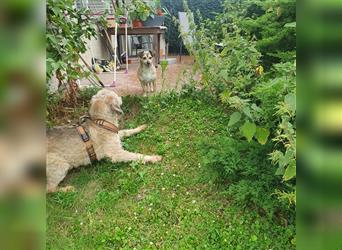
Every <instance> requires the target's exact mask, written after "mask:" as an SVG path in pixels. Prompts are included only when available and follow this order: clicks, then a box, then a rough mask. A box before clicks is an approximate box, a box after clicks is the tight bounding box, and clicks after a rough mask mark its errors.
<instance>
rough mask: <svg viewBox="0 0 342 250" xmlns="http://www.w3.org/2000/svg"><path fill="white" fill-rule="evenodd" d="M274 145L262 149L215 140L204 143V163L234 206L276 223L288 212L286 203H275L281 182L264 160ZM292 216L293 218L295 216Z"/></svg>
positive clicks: (238, 141)
mask: <svg viewBox="0 0 342 250" xmlns="http://www.w3.org/2000/svg"><path fill="white" fill-rule="evenodd" d="M271 147H272V145H271V144H268V145H266V146H262V145H260V144H258V143H256V142H252V143H248V142H245V141H240V140H236V139H233V138H230V137H215V138H211V139H209V140H206V141H205V142H203V144H202V146H201V148H202V150H203V151H202V155H203V156H202V162H203V165H204V166H205V167H207V168H210V169H213V170H214V171H216V173H217V180H218V181H220V182H222V181H223V182H224V185H225V186H226V193H227V194H228V195H229V196H230V197H232V198H233V199H232V202H234V203H236V204H237V205H239V206H240V207H241V208H254V209H257V210H258V211H259V212H260V213H262V214H265V215H267V216H268V217H269V218H270V219H274V216H275V213H276V212H277V215H279V213H283V216H284V217H286V218H291V216H289V214H288V213H287V212H286V208H287V206H286V203H285V202H282V201H277V200H275V199H274V196H275V189H277V188H280V186H282V188H283V189H286V186H285V185H279V183H280V180H281V178H280V177H275V176H274V173H275V171H276V169H277V167H276V166H274V165H273V164H272V163H271V161H270V160H269V159H268V158H267V157H265V156H267V154H268V152H269V151H270V150H271ZM292 215H293V214H292Z"/></svg>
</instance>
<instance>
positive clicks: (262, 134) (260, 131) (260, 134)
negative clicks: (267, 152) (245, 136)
mask: <svg viewBox="0 0 342 250" xmlns="http://www.w3.org/2000/svg"><path fill="white" fill-rule="evenodd" d="M269 135H270V131H269V130H268V129H266V128H259V127H258V128H257V129H256V133H255V138H256V139H257V140H258V142H259V143H260V144H261V145H265V144H266V142H267V139H268V137H269Z"/></svg>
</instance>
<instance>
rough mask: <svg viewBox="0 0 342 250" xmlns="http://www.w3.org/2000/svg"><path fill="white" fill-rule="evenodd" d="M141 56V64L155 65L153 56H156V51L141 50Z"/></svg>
mask: <svg viewBox="0 0 342 250" xmlns="http://www.w3.org/2000/svg"><path fill="white" fill-rule="evenodd" d="M138 55H139V58H140V64H141V65H146V66H148V67H150V66H151V65H153V57H154V52H153V51H151V50H149V51H141V52H139V54H138Z"/></svg>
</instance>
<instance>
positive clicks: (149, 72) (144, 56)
mask: <svg viewBox="0 0 342 250" xmlns="http://www.w3.org/2000/svg"><path fill="white" fill-rule="evenodd" d="M153 59H154V53H153V52H152V51H142V52H140V53H139V60H140V66H139V69H138V78H139V81H140V84H141V87H142V89H143V92H144V95H147V94H148V93H153V92H155V91H156V87H157V86H156V80H157V70H156V68H155V67H154V64H153Z"/></svg>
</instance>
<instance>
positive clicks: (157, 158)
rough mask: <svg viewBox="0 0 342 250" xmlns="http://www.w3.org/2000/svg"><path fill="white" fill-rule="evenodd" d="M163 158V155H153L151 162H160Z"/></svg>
mask: <svg viewBox="0 0 342 250" xmlns="http://www.w3.org/2000/svg"><path fill="white" fill-rule="evenodd" d="M162 159H163V157H161V156H160V155H153V156H151V162H158V161H161V160H162Z"/></svg>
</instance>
